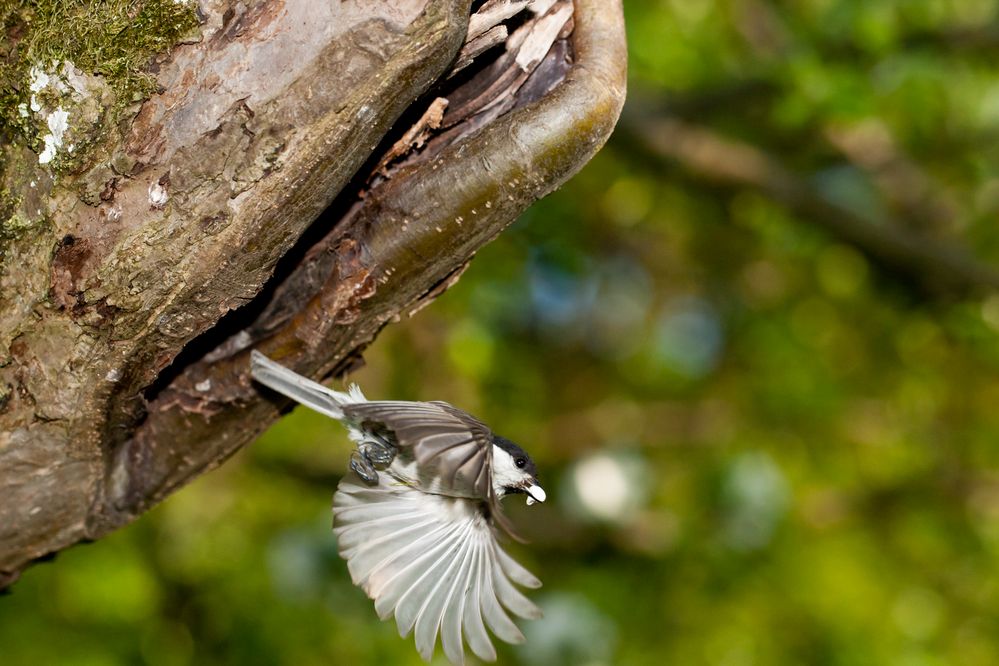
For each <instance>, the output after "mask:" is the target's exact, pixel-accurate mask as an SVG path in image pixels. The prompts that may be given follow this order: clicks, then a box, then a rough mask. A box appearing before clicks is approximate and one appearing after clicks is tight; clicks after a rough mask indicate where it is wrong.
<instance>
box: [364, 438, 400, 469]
mask: <svg viewBox="0 0 999 666" xmlns="http://www.w3.org/2000/svg"><path fill="white" fill-rule="evenodd" d="M357 449H358V451H360V452H361V455H362V456H364V459H365V460H367V461H368V462H369V463H370V464H371V466H372V467H377V468H379V469H384V468H386V467H388V466H389V465H391V464H392V461H393V460H394V459H395V447H394V446H391V445H388V444H384V443H382V442H379V441H375V440H370V439H369V440H365V441H363V442H361V443H360V444H359V445H358V447H357Z"/></svg>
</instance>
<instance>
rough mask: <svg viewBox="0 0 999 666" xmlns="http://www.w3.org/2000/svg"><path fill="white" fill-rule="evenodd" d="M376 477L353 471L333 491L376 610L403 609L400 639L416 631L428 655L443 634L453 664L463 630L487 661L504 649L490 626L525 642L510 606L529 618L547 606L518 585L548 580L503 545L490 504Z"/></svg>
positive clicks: (339, 520)
mask: <svg viewBox="0 0 999 666" xmlns="http://www.w3.org/2000/svg"><path fill="white" fill-rule="evenodd" d="M378 476H379V480H378V484H377V485H375V486H368V485H366V484H364V483H363V482H362V481H360V480H359V479H358V478H357V477H356V476H355V475H354V474H350V475H348V476H346V477H344V478H343V479H342V480H341V481H340V485H339V487H338V489H337V492H336V494H335V495H334V497H333V516H334V518H333V531H334V532H335V533H336V535H337V540H338V545H339V550H340V555H341V556H342V557H343V558H344V559H345V560H347V568H348V569H349V571H350V576H351V579H352V580H353V581H354V584H356V585H358V586H360V587H361V589H363V590H364V591H365V593H367V595H368V596H369V597H370V598H371V599H372V600H374V602H375V610H376V611H377V612H378V616H379V617H380V618H381V619H383V620H384V619H387V618H388V617H389V616H391V615H395V619H396V624H397V625H398V628H399V634H400V635H401V636H406V635H407V634H409V632H410V631H414V629H415V631H414V633H415V638H416V648H417V650H418V651H419V653H420V655H421V656H422V657H423V658H424V659H426V660H428V661H429V660H430V658H431V657H432V656H433V652H434V645H435V644H436V641H437V634H438V633H440V637H441V646H442V647H443V649H444V654H445V655H447V658H448V659H449V660H451V662H452V663H455V664H462V663H464V647H463V644H462V633H464V637H465V641H466V642H467V643H468V646H469V647H470V648H471V650H472V652H474V653H475V654H476V655H478V656H479V657H480V658H482V659H485V660H487V661H493V660H495V659H496V650H495V648H494V647H493V644H492V642H491V641H490V639H489V635H488V634H487V633H486V626H488V627H489V628H490V629H491V630H492V632H493V633H494V634H496V636H497V637H498V638H500V639H502V640H504V641H506V642H508V643H522V642H523V640H524V636H523V634H522V633H521V632H520V630H519V629H518V628H517V626H516V625H515V624H514V623H513V621H512V620H511V619H510V617H509V615H508V614H507V611H508V610H509V611H510V612H512V613H514V614H515V615H518V616H520V617H523V618H529V619H534V618H538V617H540V616H541V611H540V609H539V608H538V607H537V606H535V605H534V603H532V602H531V601H530V600H529V599H527V598H526V597H525V596H524V595H523V594H521V593H520V592H519V591H518V590H517V588H516V587H514V585H513V584H514V583H517V584H518V585H521V586H524V587H530V588H536V587H540V585H541V582H540V581H539V580H538V579H537V578H535V577H534V576H533V575H532V574H531V573H530V572H528V571H527V570H526V569H524V568H523V567H522V566H520V565H519V564H517V563H516V562H515V561H514V560H513V559H512V558H511V557H510V556H509V555H507V554H506V553H505V552H504V551H503V550H502V548H501V547H500V545H499V543H497V541H496V536H495V534H494V532H493V529H492V527H491V525H490V522H489V519H488V517H487V515H486V512H485V508H486V507H485V505H484V504H483V502H481V501H477V500H472V499H464V498H455V497H446V496H442V495H430V494H427V493H423V492H421V491H419V490H417V489H415V488H412V487H410V486H408V485H405V484H400V483H397V482H396V481H395V480H394V479H393V478H392V477H391V475H389V474H379V475H378Z"/></svg>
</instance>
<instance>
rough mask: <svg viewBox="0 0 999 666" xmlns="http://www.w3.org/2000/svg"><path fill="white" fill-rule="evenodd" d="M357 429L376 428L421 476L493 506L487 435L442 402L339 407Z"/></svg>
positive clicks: (473, 420)
mask: <svg viewBox="0 0 999 666" xmlns="http://www.w3.org/2000/svg"><path fill="white" fill-rule="evenodd" d="M343 412H344V415H345V416H346V417H347V418H348V419H350V420H351V421H354V422H356V423H358V424H359V425H362V426H363V425H364V424H365V423H368V424H372V423H373V424H381V425H383V426H385V427H386V428H388V429H389V430H391V431H392V433H393V434H394V435H395V439H396V443H397V444H398V445H399V447H400V448H401V449H403V450H408V451H409V452H410V453H411V454H412V456H413V457H414V458H415V459H416V462H417V464H418V465H419V467H420V469H421V471H422V472H423V473H426V474H428V475H430V476H434V477H437V478H439V479H440V480H441V482H442V483H443V484H444V486H445V487H450V488H460V489H465V490H468V491H471V493H472V494H474V496H476V497H480V498H482V499H488V500H490V504H494V503H495V500H494V498H493V487H492V458H493V447H492V433H490V431H489V428H488V427H487V426H486V425H485V424H484V423H482V422H481V421H479V420H478V419H476V418H475V417H474V416H472V415H471V414H467V413H465V412H463V411H461V410H460V409H458V408H457V407H452V406H451V405H449V404H447V403H446V402H405V401H374V402H363V403H358V404H354V405H344V406H343Z"/></svg>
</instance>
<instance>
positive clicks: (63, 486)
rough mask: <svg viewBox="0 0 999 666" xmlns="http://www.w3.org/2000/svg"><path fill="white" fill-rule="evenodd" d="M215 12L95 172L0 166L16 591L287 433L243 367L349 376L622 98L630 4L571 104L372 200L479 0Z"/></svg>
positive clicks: (89, 163) (584, 22)
mask: <svg viewBox="0 0 999 666" xmlns="http://www.w3.org/2000/svg"><path fill="white" fill-rule="evenodd" d="M200 11H201V12H202V14H203V16H204V22H203V24H202V26H201V37H200V39H199V40H198V41H196V42H192V43H184V44H180V45H177V46H175V47H174V48H172V49H171V50H170V51H169V52H168V53H167V54H165V55H163V56H161V57H159V58H158V59H157V60H155V61H154V62H153V64H152V70H153V72H154V73H155V75H156V80H157V83H158V85H159V86H160V88H159V92H158V94H156V95H153V96H152V97H150V98H149V99H147V100H145V101H144V102H143V103H142V104H141V106H138V107H137V113H136V114H135V115H134V117H131V118H129V119H128V120H127V121H126V122H122V123H121V124H120V126H119V127H117V128H116V130H115V133H114V135H113V136H114V137H115V140H114V141H111V142H110V143H106V144H104V145H103V146H102V147H100V149H99V151H98V154H97V156H96V157H95V156H94V155H90V156H87V159H86V160H83V161H82V162H81V163H84V164H86V166H85V167H79V166H77V167H76V170H69V171H66V172H59V171H58V170H56V169H54V168H49V167H47V166H46V165H45V164H39V161H38V153H37V152H35V151H36V150H37V149H38V147H37V146H35V147H34V148H35V150H32V147H30V146H27V145H17V144H16V143H11V144H9V145H7V146H5V147H4V149H3V150H4V157H5V159H6V160H7V164H6V167H7V168H6V169H5V170H4V173H5V176H4V179H5V183H4V185H5V192H6V194H5V195H4V197H5V198H4V199H3V200H0V204H2V205H0V209H2V210H4V211H7V210H9V211H10V214H9V215H8V219H14V216H15V215H19V216H21V217H20V218H19V220H20V221H19V223H20V224H21V225H22V226H23V227H25V228H23V229H19V232H18V233H17V234H14V235H11V236H10V237H9V238H8V239H7V240H6V242H5V245H4V254H3V263H2V265H0V287H2V295H0V584H2V582H3V578H6V579H7V580H12V579H13V578H14V577H15V576H16V573H17V572H18V571H20V570H21V569H22V568H23V567H24V566H25V564H27V563H28V562H30V561H31V560H32V559H34V558H37V557H40V556H43V555H45V554H47V553H51V552H54V551H57V550H59V549H61V548H64V547H66V546H68V545H71V544H73V543H75V542H77V541H80V540H83V539H94V538H99V537H100V536H102V535H104V534H106V533H107V532H108V531H110V530H112V529H114V528H116V527H118V526H120V525H122V524H125V523H127V522H128V521H130V520H132V519H134V518H135V517H136V516H138V515H139V514H141V513H142V512H143V511H144V510H146V509H147V508H148V507H150V506H151V505H152V504H154V503H155V502H157V501H159V500H161V499H162V498H163V497H165V496H166V495H167V494H168V493H169V492H171V491H173V490H175V489H176V488H178V487H180V486H181V485H183V484H184V483H186V482H187V481H189V480H191V479H192V478H194V477H195V476H197V475H198V474H200V473H203V472H204V471H206V470H208V469H211V468H213V467H215V466H217V465H218V464H220V463H221V462H222V461H224V460H225V459H226V458H227V457H228V456H230V455H231V454H232V453H234V452H235V451H236V450H237V449H238V448H239V447H240V446H242V445H244V444H246V443H247V442H249V441H251V440H252V439H253V438H254V437H255V436H256V435H257V434H259V433H260V432H261V431H262V430H263V429H264V428H266V427H267V426H268V425H269V424H270V423H271V422H273V420H274V419H275V418H277V416H278V409H277V407H276V406H275V405H274V404H272V403H270V402H268V401H267V400H265V399H264V398H262V397H261V395H260V394H259V393H258V392H257V390H256V388H255V387H254V386H252V385H251V383H250V381H249V377H248V367H247V358H248V352H249V349H250V348H252V347H256V348H260V349H262V350H263V351H265V352H266V353H268V354H269V355H271V356H273V357H275V358H278V359H280V360H281V361H282V362H284V363H287V364H288V365H290V366H293V367H295V368H296V369H297V370H298V371H300V372H303V373H304V374H308V375H311V376H314V377H326V376H329V375H330V374H335V373H342V372H343V371H345V370H346V369H348V368H349V366H350V365H351V363H352V362H353V359H356V358H357V355H358V354H359V353H360V351H361V350H362V349H363V347H364V346H365V345H367V344H368V343H369V342H370V341H371V340H372V339H373V338H374V337H375V335H376V334H377V332H378V331H379V330H380V329H381V327H382V326H384V325H385V324H386V323H388V322H390V321H392V320H393V319H396V318H398V317H399V316H403V315H405V314H407V313H410V312H412V311H414V310H415V309H417V308H418V307H419V306H420V305H421V304H422V303H425V302H428V301H429V300H431V299H433V298H434V297H435V296H436V295H437V294H438V293H440V292H441V291H443V289H444V288H446V287H447V286H448V285H449V284H450V283H451V282H452V281H453V279H455V278H456V277H457V275H458V274H460V270H461V268H462V267H463V266H464V265H465V264H467V262H468V261H469V260H470V258H471V256H472V255H473V254H474V252H475V251H476V249H477V248H479V247H480V246H481V245H483V244H484V243H486V242H488V241H489V240H490V239H491V238H493V237H495V236H496V235H497V234H498V233H499V232H500V231H501V230H502V229H503V228H504V227H505V226H506V225H507V224H509V223H510V222H511V221H512V220H513V219H515V217H516V216H517V215H518V214H519V213H520V212H522V211H523V210H524V208H526V207H527V206H528V205H529V204H530V203H531V202H533V201H534V200H536V199H537V198H539V197H540V196H543V195H544V194H546V193H548V192H550V191H551V190H552V189H554V188H555V187H557V186H558V185H559V184H560V183H561V182H563V181H564V180H565V179H566V178H568V177H569V175H571V174H572V173H573V172H575V171H576V170H577V169H578V168H579V167H580V166H581V165H582V164H583V163H585V161H586V160H587V159H589V157H590V156H591V155H592V154H593V153H594V152H595V151H596V150H597V149H598V148H599V146H600V145H601V144H602V143H603V141H604V140H605V139H606V137H607V136H608V134H609V133H610V131H611V129H612V127H613V125H614V122H615V121H616V119H617V116H618V113H619V112H620V107H621V103H622V101H623V96H624V80H625V75H624V62H625V52H624V41H623V28H622V24H621V13H620V5H619V3H618V2H617V1H616V0H609V1H608V0H585V1H583V0H580V1H579V2H577V3H576V7H575V15H574V21H575V29H574V31H573V32H572V37H571V41H572V47H573V51H574V61H573V64H572V67H571V69H569V70H568V73H567V74H566V75H565V77H564V80H563V81H562V82H561V83H559V85H557V86H556V87H555V88H554V89H553V90H551V91H550V92H548V94H546V95H544V96H541V97H540V99H536V100H533V101H531V102H530V103H529V104H523V105H520V106H519V107H517V108H515V109H514V110H512V111H510V112H509V113H506V114H504V115H500V116H499V117H498V118H495V119H493V120H491V122H489V123H488V124H486V125H485V126H484V127H481V128H479V127H476V128H475V131H474V132H469V133H468V135H467V136H462V137H461V138H459V139H458V140H456V141H452V142H450V143H449V145H447V146H446V147H444V148H443V149H442V150H441V152H440V153H439V154H436V155H434V156H433V157H431V158H428V159H424V160H415V161H413V162H412V163H410V164H404V165H403V166H401V167H400V168H398V169H396V170H395V172H394V173H393V174H392V176H391V178H389V179H388V180H386V181H384V182H381V183H380V184H379V185H377V186H373V187H371V186H368V185H365V184H364V183H363V182H361V183H360V184H358V181H357V178H358V174H359V172H360V173H361V174H363V168H364V165H365V164H366V163H369V160H370V161H372V162H377V159H376V158H377V155H373V153H374V152H375V150H376V148H377V147H378V146H379V145H380V144H381V143H382V141H383V138H384V137H385V136H386V135H387V134H389V132H390V130H391V129H392V127H393V124H395V123H396V122H397V121H398V119H399V118H400V116H401V115H402V114H403V113H404V112H405V111H406V110H407V108H409V106H410V105H411V104H412V103H413V102H414V100H416V99H417V98H418V97H419V96H420V95H422V94H423V93H424V92H425V91H426V90H427V89H428V88H429V87H430V86H431V85H433V84H434V82H435V81H437V80H438V79H440V78H441V77H442V76H443V75H444V74H445V72H446V71H447V69H448V68H449V67H450V65H451V64H452V62H453V60H454V58H455V56H456V54H457V53H458V49H459V48H460V47H461V45H462V43H463V41H464V38H465V34H466V27H467V21H468V14H469V3H468V2H467V1H466V0H414V1H413V2H392V3H350V2H344V3H331V4H330V5H329V7H327V8H326V9H325V11H328V12H329V15H328V16H315V14H314V13H315V11H317V10H316V5H315V3H310V2H306V0H286V1H285V2H258V3H228V2H224V1H223V0H219V1H218V2H214V3H209V2H204V3H202V5H201V9H200ZM379 12H380V13H379ZM78 76H81V77H83V76H85V73H83V74H79V75H78ZM91 83H93V82H91ZM81 85H82V84H81ZM83 87H84V88H87V85H83ZM70 124H72V117H71V119H70ZM65 146H66V143H65V140H64V141H63V144H62V146H61V147H62V148H65ZM101 151H102V152H101ZM352 181H353V184H352ZM358 189H363V190H365V192H366V194H365V196H358V193H357V190H358ZM331 204H332V207H331V208H330V206H331ZM32 210H34V211H37V215H36V214H33V213H31V211H32ZM324 210H326V213H325V214H324V213H323V211H324ZM5 214H6V213H5Z"/></svg>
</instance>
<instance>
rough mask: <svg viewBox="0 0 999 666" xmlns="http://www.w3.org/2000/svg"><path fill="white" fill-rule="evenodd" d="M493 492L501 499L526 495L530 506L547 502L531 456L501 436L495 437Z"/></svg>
mask: <svg viewBox="0 0 999 666" xmlns="http://www.w3.org/2000/svg"><path fill="white" fill-rule="evenodd" d="M493 490H494V491H495V492H496V496H497V497H499V498H501V499H502V498H503V497H504V496H506V495H513V494H515V493H524V494H526V495H527V503H528V504H529V505H530V504H534V503H535V502H544V501H545V491H544V490H543V489H542V488H541V486H540V485H539V484H538V469H537V467H535V465H534V461H533V460H531V456H529V455H527V451H525V450H524V449H522V448H520V447H519V446H517V445H516V444H514V443H513V442H511V441H510V440H509V439H506V438H505V437H500V436H499V435H493Z"/></svg>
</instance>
